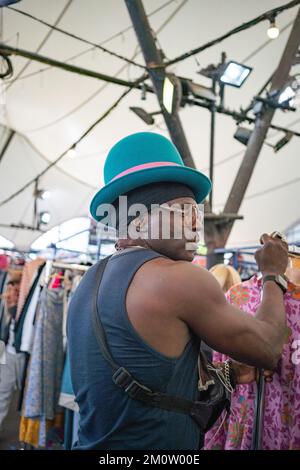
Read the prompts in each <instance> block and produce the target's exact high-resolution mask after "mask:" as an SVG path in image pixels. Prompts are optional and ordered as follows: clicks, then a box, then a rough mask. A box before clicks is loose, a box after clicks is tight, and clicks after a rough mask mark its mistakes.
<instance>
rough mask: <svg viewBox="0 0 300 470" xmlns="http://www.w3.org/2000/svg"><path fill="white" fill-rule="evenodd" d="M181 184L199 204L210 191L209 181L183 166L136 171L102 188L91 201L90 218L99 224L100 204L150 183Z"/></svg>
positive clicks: (100, 218)
mask: <svg viewBox="0 0 300 470" xmlns="http://www.w3.org/2000/svg"><path fill="white" fill-rule="evenodd" d="M159 182H160V183H163V182H166V183H167V182H170V183H173V182H175V183H182V184H185V185H186V186H189V188H191V190H192V191H193V193H194V195H195V200H196V202H197V203H198V204H199V203H201V202H202V201H203V200H204V199H205V198H206V196H207V195H208V193H209V192H210V190H211V181H210V179H209V178H208V177H207V176H205V175H204V174H203V173H201V172H200V171H198V170H195V169H193V168H189V167H184V166H160V167H155V168H147V169H144V170H138V171H135V172H133V173H128V174H127V175H124V176H121V177H120V178H118V179H115V180H113V181H111V182H110V183H108V184H107V185H106V186H104V187H103V188H102V189H100V191H98V192H97V193H96V194H95V196H94V198H93V199H92V202H91V205H90V212H91V215H92V217H93V218H94V219H95V220H97V221H98V222H100V221H101V220H102V219H103V218H104V216H100V217H99V216H97V209H98V207H99V206H100V205H101V204H111V203H113V202H114V201H115V200H116V199H117V198H118V197H119V196H121V195H122V194H126V193H128V192H129V191H131V190H133V189H136V188H138V187H141V186H144V185H146V184H151V183H159Z"/></svg>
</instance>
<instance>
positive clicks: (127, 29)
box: [5, 0, 176, 88]
mask: <svg viewBox="0 0 300 470" xmlns="http://www.w3.org/2000/svg"><path fill="white" fill-rule="evenodd" d="M175 1H176V0H169V1H168V2H166V3H163V4H162V5H161V6H160V7H158V8H156V9H155V10H153V11H151V12H150V13H149V15H147V16H148V17H151V16H152V15H155V14H156V13H158V12H159V11H160V10H163V9H164V8H165V7H167V6H168V5H170V3H174V2H175ZM131 29H133V26H132V25H130V26H127V28H124V29H122V30H121V31H119V32H118V33H115V34H113V35H112V36H110V37H108V38H106V39H104V41H102V42H101V43H100V44H99V45H100V46H103V44H106V43H107V42H110V41H112V40H113V39H115V38H117V37H119V36H122V35H123V34H124V33H126V32H127V31H130V30H131ZM8 42H9V39H8V40H7V41H5V43H7V44H8ZM94 49H95V47H89V48H88V49H85V50H84V51H81V52H79V53H77V54H75V55H73V56H71V57H68V58H67V59H64V62H69V61H70V60H75V59H78V57H81V56H83V55H85V54H87V53H88V52H91V51H93V50H94ZM52 68H53V66H52V65H48V66H47V67H44V68H43V69H40V70H36V71H35V72H31V73H28V74H26V75H23V76H22V77H19V78H16V79H15V80H18V81H20V80H25V79H26V78H30V77H33V76H35V75H38V74H39V73H42V72H46V71H47V70H50V69H52ZM15 80H13V82H14V81H15ZM7 88H8V87H7Z"/></svg>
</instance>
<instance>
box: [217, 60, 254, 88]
mask: <svg viewBox="0 0 300 470" xmlns="http://www.w3.org/2000/svg"><path fill="white" fill-rule="evenodd" d="M251 71H252V67H248V66H247V65H243V64H239V63H238V62H235V61H233V60H231V61H230V62H228V63H227V64H225V68H224V69H223V72H222V74H221V75H220V82H222V83H224V84H225V85H230V86H234V87H236V88H240V87H241V86H242V85H243V84H244V82H245V80H246V78H247V77H248V76H249V75H250V73H251Z"/></svg>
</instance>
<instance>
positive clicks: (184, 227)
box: [129, 197, 203, 261]
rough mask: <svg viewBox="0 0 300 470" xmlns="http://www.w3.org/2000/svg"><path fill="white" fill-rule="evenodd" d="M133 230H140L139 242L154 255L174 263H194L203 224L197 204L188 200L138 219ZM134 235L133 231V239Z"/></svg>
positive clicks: (160, 207) (175, 201)
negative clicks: (176, 261)
mask: <svg viewBox="0 0 300 470" xmlns="http://www.w3.org/2000/svg"><path fill="white" fill-rule="evenodd" d="M131 228H133V230H135V229H137V234H138V238H140V239H143V240H144V242H145V243H146V244H147V246H149V247H150V248H151V249H153V250H154V251H157V252H159V253H161V254H164V255H166V256H168V257H169V258H171V259H175V260H186V261H192V260H193V257H194V254H195V251H196V249H197V244H198V242H199V233H200V231H201V230H202V229H203V220H202V219H201V213H200V212H199V208H198V206H197V204H196V202H195V200H194V199H192V198H190V197H184V198H178V199H173V200H172V201H168V202H167V203H165V204H162V205H161V206H159V207H157V208H155V209H154V210H152V211H151V213H150V214H146V215H144V216H141V217H138V218H137V219H135V220H134V221H133V222H132V227H131ZM132 233H133V232H130V231H129V235H130V236H131V234H132ZM131 238H132V237H131Z"/></svg>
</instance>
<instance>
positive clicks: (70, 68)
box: [0, 43, 150, 91]
mask: <svg viewBox="0 0 300 470" xmlns="http://www.w3.org/2000/svg"><path fill="white" fill-rule="evenodd" d="M0 53H1V54H3V55H4V56H10V55H16V56H20V57H25V58H26V59H29V60H33V61H36V62H40V63H42V64H47V65H50V66H51V67H56V68H59V69H62V70H65V71H67V72H72V73H77V74H79V75H84V76H86V77H91V78H97V79H98V80H103V81H104V82H108V83H114V84H115V85H121V86H126V87H132V88H138V89H142V88H146V90H147V91H150V90H149V89H148V88H149V87H148V86H147V85H146V84H144V85H143V87H142V85H139V84H137V83H136V82H129V81H127V80H122V79H121V78H117V77H111V76H110V75H105V74H103V73H100V72H95V71H94V70H89V69H85V68H83V67H78V66H76V65H72V64H68V63H67V62H60V61H59V60H55V59H51V58H50V57H45V56H42V55H40V54H36V53H35V52H29V51H25V50H24V49H18V48H15V47H10V46H8V45H6V44H3V43H0ZM145 79H146V75H145V76H143V77H141V80H140V81H141V82H142V81H144V80H145Z"/></svg>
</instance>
